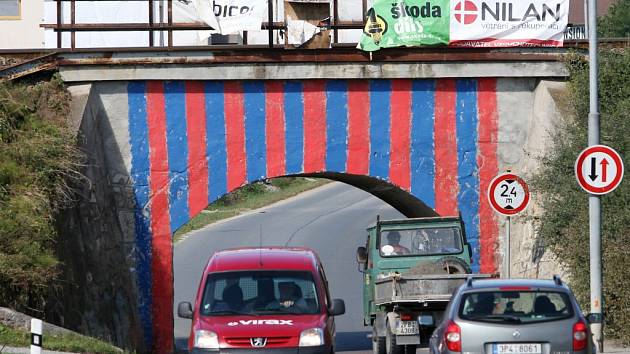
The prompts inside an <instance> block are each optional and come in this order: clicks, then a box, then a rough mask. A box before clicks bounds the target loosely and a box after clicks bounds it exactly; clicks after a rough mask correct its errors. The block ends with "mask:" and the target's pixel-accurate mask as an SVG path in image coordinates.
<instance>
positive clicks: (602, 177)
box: [575, 24, 624, 352]
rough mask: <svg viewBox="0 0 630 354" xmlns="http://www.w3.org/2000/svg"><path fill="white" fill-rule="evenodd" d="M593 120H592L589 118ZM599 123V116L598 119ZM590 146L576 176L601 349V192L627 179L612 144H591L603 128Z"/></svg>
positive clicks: (579, 161)
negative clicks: (584, 210)
mask: <svg viewBox="0 0 630 354" xmlns="http://www.w3.org/2000/svg"><path fill="white" fill-rule="evenodd" d="M591 25H592V24H591ZM589 123H590V121H589ZM596 125H597V126H599V118H598V120H597V124H596ZM590 129H591V126H590V124H589V145H590V146H589V147H588V148H586V149H584V150H583V151H582V152H581V153H580V154H579V155H578V158H577V159H576V160H575V178H576V179H577V181H578V183H579V184H580V187H582V189H584V190H585V191H586V192H588V193H590V195H589V197H588V198H589V199H588V201H589V203H588V204H589V235H590V267H591V279H590V280H591V314H592V320H591V330H592V332H593V337H594V339H595V341H596V343H597V347H598V349H599V351H600V352H601V351H603V350H604V338H603V330H602V325H603V315H602V260H601V204H600V202H601V201H600V199H599V196H600V195H603V194H607V193H610V192H612V191H613V190H614V189H615V188H617V186H619V184H620V183H621V180H622V179H623V172H624V166H623V160H622V159H621V156H620V155H619V154H618V153H617V152H616V151H615V150H614V149H612V148H610V147H608V146H605V145H598V144H597V143H595V144H590V143H591V142H592V141H599V128H597V134H596V135H597V136H596V138H597V139H596V140H595V139H594V138H595V136H593V137H592V138H593V139H591V135H595V134H591V133H592V132H591V131H590Z"/></svg>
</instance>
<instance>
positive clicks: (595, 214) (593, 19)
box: [588, 0, 604, 353]
mask: <svg viewBox="0 0 630 354" xmlns="http://www.w3.org/2000/svg"><path fill="white" fill-rule="evenodd" d="M588 29H589V33H588V56H589V62H590V63H589V106H590V107H589V108H590V111H589V114H588V145H589V146H592V145H597V144H599V104H598V96H597V78H598V63H597V2H596V0H589V1H588ZM588 211H589V221H590V222H589V239H590V267H591V279H590V281H591V313H592V314H594V316H593V317H594V318H593V321H592V323H591V331H592V332H593V339H594V340H595V343H596V344H597V346H598V349H599V350H598V351H599V352H600V353H601V352H603V351H604V333H603V331H602V326H603V318H602V259H601V255H602V253H601V242H602V238H601V216H602V213H601V200H600V198H599V196H598V195H589V197H588Z"/></svg>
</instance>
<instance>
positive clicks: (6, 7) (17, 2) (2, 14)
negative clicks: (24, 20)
mask: <svg viewBox="0 0 630 354" xmlns="http://www.w3.org/2000/svg"><path fill="white" fill-rule="evenodd" d="M21 2H22V0H0V20H19V19H20V16H21V11H20V8H21V7H22V6H21Z"/></svg>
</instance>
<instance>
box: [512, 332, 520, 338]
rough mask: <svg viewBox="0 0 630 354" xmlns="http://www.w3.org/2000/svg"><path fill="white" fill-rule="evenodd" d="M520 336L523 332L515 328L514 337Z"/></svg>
mask: <svg viewBox="0 0 630 354" xmlns="http://www.w3.org/2000/svg"><path fill="white" fill-rule="evenodd" d="M520 336H521V332H519V331H516V330H515V331H514V332H513V333H512V337H514V338H518V337H520Z"/></svg>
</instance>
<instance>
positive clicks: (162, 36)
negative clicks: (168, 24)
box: [159, 0, 164, 47]
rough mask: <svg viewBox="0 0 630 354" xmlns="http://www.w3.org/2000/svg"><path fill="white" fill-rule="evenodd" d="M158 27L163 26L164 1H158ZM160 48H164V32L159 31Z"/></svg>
mask: <svg viewBox="0 0 630 354" xmlns="http://www.w3.org/2000/svg"><path fill="white" fill-rule="evenodd" d="M159 6H160V9H159V10H160V11H159V12H160V25H163V24H164V0H160V3H159ZM160 47H164V31H160Z"/></svg>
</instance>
